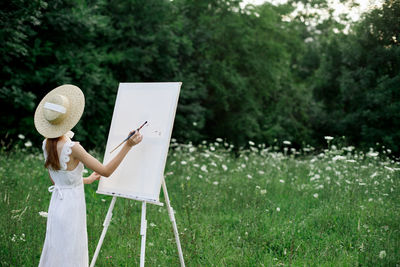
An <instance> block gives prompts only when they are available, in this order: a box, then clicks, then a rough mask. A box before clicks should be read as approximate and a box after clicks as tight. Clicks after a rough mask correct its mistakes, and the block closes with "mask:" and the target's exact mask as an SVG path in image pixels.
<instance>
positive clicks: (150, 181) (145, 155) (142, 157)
mask: <svg viewBox="0 0 400 267" xmlns="http://www.w3.org/2000/svg"><path fill="white" fill-rule="evenodd" d="M180 87H181V83H180V82H179V83H178V82H171V83H121V84H120V85H119V89H118V94H117V99H116V101H115V107H114V113H113V117H112V121H111V127H110V132H109V136H108V141H107V146H106V151H105V155H104V164H107V163H108V162H109V161H110V160H111V159H112V158H113V157H114V156H115V155H116V154H117V153H118V151H119V149H120V148H119V149H117V150H116V151H114V152H113V153H112V154H110V151H111V150H112V149H113V148H115V147H116V146H117V145H118V144H119V143H121V142H122V140H124V139H125V138H126V137H127V135H128V134H129V132H130V131H132V130H134V129H136V128H138V127H139V126H140V125H141V124H143V123H144V122H145V121H148V126H145V127H144V128H143V129H142V130H141V134H142V135H143V140H142V142H141V143H140V144H138V145H136V146H134V147H133V148H132V149H131V150H130V151H129V153H128V155H127V156H126V157H125V158H124V160H123V161H122V163H121V165H120V166H119V167H118V168H117V169H116V170H115V171H114V173H113V174H112V175H111V176H110V177H108V178H105V177H102V178H101V179H100V182H99V187H98V189H97V193H99V194H105V195H112V196H119V197H125V198H131V199H136V200H141V201H146V202H149V203H154V204H160V203H159V195H160V189H161V183H162V179H163V176H164V168H165V162H166V159H167V154H168V148H169V143H170V139H171V133H172V127H173V123H174V118H175V112H176V107H177V103H178V98H179V92H180ZM121 147H122V146H121Z"/></svg>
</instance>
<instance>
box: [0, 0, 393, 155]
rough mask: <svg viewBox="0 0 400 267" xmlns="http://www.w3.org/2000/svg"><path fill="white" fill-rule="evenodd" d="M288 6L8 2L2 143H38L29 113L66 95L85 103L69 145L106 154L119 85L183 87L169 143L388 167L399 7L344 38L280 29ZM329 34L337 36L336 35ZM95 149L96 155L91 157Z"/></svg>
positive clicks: (332, 30) (325, 25)
mask: <svg viewBox="0 0 400 267" xmlns="http://www.w3.org/2000/svg"><path fill="white" fill-rule="evenodd" d="M296 2H309V3H311V4H312V5H313V6H316V7H319V8H326V1H311V2H310V1H300V0H299V1H290V2H289V4H286V5H281V6H278V7H277V6H273V5H271V4H268V3H265V4H264V5H261V6H250V5H249V6H247V7H245V8H241V7H240V5H239V4H240V1H237V0H223V1H217V0H204V1H196V0H175V1H167V0H135V1H121V0H119V1H116V0H110V1H105V0H92V1H64V0H54V1H45V0H34V1H32V0H29V1H27V0H10V1H3V2H2V3H1V4H0V23H1V24H0V26H1V27H0V42H1V43H2V46H1V47H0V60H1V63H2V67H1V74H0V105H1V108H2V112H1V114H0V124H1V128H0V140H2V145H7V144H11V143H13V141H15V140H16V139H17V135H18V134H24V135H26V136H27V137H28V138H29V139H30V140H33V141H34V142H39V140H40V139H41V138H40V137H39V136H38V134H37V133H36V131H35V128H34V126H33V113H34V110H35V107H36V105H37V103H38V102H39V101H40V99H41V98H42V97H43V96H44V95H45V94H46V93H47V92H48V91H49V90H51V89H53V88H55V87H56V86H59V85H61V84H64V83H71V84H74V85H77V86H79V87H80V88H81V89H82V90H83V91H84V93H85V96H86V108H85V112H84V116H83V119H82V120H81V122H80V123H79V124H78V125H77V129H76V130H75V132H76V133H77V136H76V138H77V139H78V140H80V141H82V142H84V143H85V145H86V146H88V147H94V146H96V145H97V146H100V147H103V146H104V144H105V140H106V138H107V133H108V128H109V124H110V119H111V116H112V110H113V105H114V100H115V96H116V91H117V88H118V83H119V82H151V81H182V82H183V87H182V91H181V96H180V101H179V106H178V111H177V115H176V120H175V126H174V133H173V135H174V137H175V138H177V139H178V140H179V141H181V142H187V141H193V142H199V141H201V140H203V139H213V138H216V137H222V138H226V139H227V140H229V141H231V142H233V143H234V144H236V145H245V144H246V143H247V140H253V141H255V142H258V143H266V144H273V142H274V140H275V139H278V140H290V141H292V142H293V143H295V144H297V145H301V144H304V143H309V144H313V145H317V144H318V143H320V142H321V141H323V138H321V137H322V136H324V135H333V136H342V135H345V136H347V137H349V142H351V143H353V144H355V145H359V146H362V147H366V148H368V147H370V146H375V144H376V142H379V143H380V144H381V145H385V146H386V147H390V148H391V149H392V150H393V151H394V152H396V153H399V152H400V151H399V149H398V146H397V145H396V144H397V143H399V142H400V134H399V133H400V131H399V129H400V127H399V126H400V125H399V118H398V116H399V114H400V113H399V111H400V96H399V94H400V82H399V77H400V76H399V68H400V67H399V66H400V63H399V62H400V46H399V42H398V40H399V38H400V36H399V31H398V27H399V25H400V22H399V16H398V14H399V9H400V1H399V0H392V1H386V2H385V3H384V6H383V7H382V8H381V9H376V10H372V11H371V12H370V13H369V14H366V15H365V16H364V18H363V19H362V20H360V21H359V22H358V23H357V24H355V25H352V27H351V28H350V30H349V32H348V33H346V34H345V33H343V31H341V30H342V29H343V28H344V25H343V23H342V22H339V21H336V20H335V19H334V18H333V17H329V18H328V19H326V20H324V21H321V22H320V23H319V24H318V25H317V26H316V27H310V23H309V20H311V19H315V16H312V15H310V14H308V17H306V16H303V15H301V16H300V15H299V16H297V17H295V18H293V19H291V20H286V19H283V18H284V17H287V15H288V14H290V13H291V11H293V9H294V8H293V7H292V4H293V3H296ZM336 29H339V30H336ZM99 144H101V145H99Z"/></svg>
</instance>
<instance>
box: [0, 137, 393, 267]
mask: <svg viewBox="0 0 400 267" xmlns="http://www.w3.org/2000/svg"><path fill="white" fill-rule="evenodd" d="M173 147H174V149H171V151H170V153H169V156H168V162H167V165H166V181H167V185H168V191H169V196H170V199H171V203H172V206H173V207H174V209H175V210H176V220H177V224H178V229H179V231H180V233H181V234H180V239H181V243H182V249H183V253H184V257H185V261H186V265H187V266H249V267H250V266H396V265H398V264H400V254H399V253H398V249H399V247H400V232H399V231H400V220H399V219H400V206H399V197H400V191H399V189H400V187H399V186H400V179H399V178H400V172H399V171H400V166H399V163H398V162H393V161H391V160H390V159H387V158H383V157H382V158H379V157H376V154H373V153H370V154H369V155H365V154H363V153H355V152H354V151H352V152H349V151H351V150H352V148H351V147H344V148H342V149H336V148H334V147H333V146H331V149H329V150H328V149H327V150H325V152H324V153H322V154H320V155H318V156H312V155H309V154H308V153H309V152H308V153H304V152H303V151H300V152H301V154H302V155H303V157H301V158H297V157H296V158H295V157H292V156H291V155H289V156H285V155H284V154H282V153H279V152H274V149H273V148H271V147H269V148H265V147H262V146H260V147H255V146H251V147H250V149H249V150H243V151H240V153H239V157H233V156H232V153H231V147H230V146H229V145H228V144H224V143H222V142H216V143H210V144H207V145H203V144H202V145H199V146H191V145H176V144H173ZM310 149H311V150H312V148H308V149H307V150H308V151H309V150H310ZM304 150H306V149H304ZM28 169H29V173H27V172H24V171H21V170H28ZM50 185H51V182H50V180H49V178H48V174H47V172H46V170H45V169H44V168H43V156H42V154H41V153H40V154H39V153H37V152H33V151H25V152H24V151H21V150H20V149H14V150H12V151H11V152H4V150H0V188H1V190H0V202H1V204H0V218H1V220H0V265H1V266H37V264H38V262H39V257H40V254H41V250H42V247H43V242H44V238H45V231H46V218H43V217H41V216H40V214H39V212H46V211H47V209H48V207H49V200H50V196H51V194H50V193H48V192H47V187H48V186H50ZM96 188H97V184H90V185H85V193H86V196H85V197H86V206H87V226H88V239H89V256H90V259H91V258H92V257H93V253H94V251H95V248H96V245H97V242H98V240H99V237H100V234H101V231H102V228H103V226H102V224H103V221H104V218H105V216H106V213H107V209H108V207H109V205H110V200H111V197H109V196H105V195H100V194H96V193H95V190H96ZM160 200H161V201H163V197H162V194H161V197H160ZM140 206H141V205H140V202H138V201H135V200H129V199H124V198H118V200H117V202H116V204H115V208H114V210H113V218H112V221H111V224H110V227H109V229H108V232H107V235H106V237H105V240H104V243H103V246H102V250H101V252H100V254H99V258H98V260H97V265H96V266H138V265H139V255H140V235H139V232H140ZM147 220H148V231H147V247H146V266H179V259H178V253H177V250H176V246H175V240H174V236H173V232H172V227H171V223H170V221H169V218H168V214H167V211H166V207H159V206H155V205H148V208H147Z"/></svg>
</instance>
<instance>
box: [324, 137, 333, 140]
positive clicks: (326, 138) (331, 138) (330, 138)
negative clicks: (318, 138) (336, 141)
mask: <svg viewBox="0 0 400 267" xmlns="http://www.w3.org/2000/svg"><path fill="white" fill-rule="evenodd" d="M324 138H325V140H327V141H331V140H333V137H332V136H325V137H324Z"/></svg>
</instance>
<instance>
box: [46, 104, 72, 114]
mask: <svg viewBox="0 0 400 267" xmlns="http://www.w3.org/2000/svg"><path fill="white" fill-rule="evenodd" d="M43 107H44V108H45V109H50V110H54V111H57V112H60V113H62V114H65V113H66V112H67V109H66V108H65V107H63V106H61V105H57V104H54V103H50V102H46V103H44V106H43Z"/></svg>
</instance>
